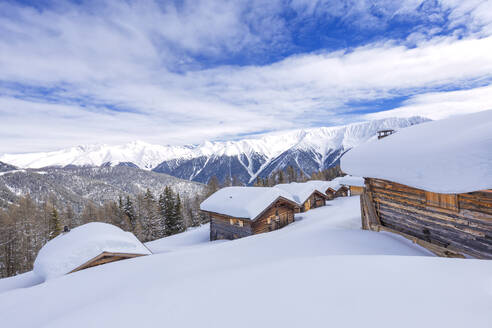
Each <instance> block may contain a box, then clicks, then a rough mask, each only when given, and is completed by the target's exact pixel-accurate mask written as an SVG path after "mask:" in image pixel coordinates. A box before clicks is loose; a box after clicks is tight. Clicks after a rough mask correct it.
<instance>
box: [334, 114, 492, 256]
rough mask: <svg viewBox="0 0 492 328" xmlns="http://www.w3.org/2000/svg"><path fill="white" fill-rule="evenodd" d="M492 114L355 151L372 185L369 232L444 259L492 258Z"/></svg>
mask: <svg viewBox="0 0 492 328" xmlns="http://www.w3.org/2000/svg"><path fill="white" fill-rule="evenodd" d="M491 134H492V111H483V112H478V113H473V114H467V115H457V116H454V117H450V118H447V119H443V120H437V121H432V122H426V123H422V124H417V125H414V126H411V127H408V128H405V129H402V130H400V131H399V132H398V134H395V135H393V136H392V137H391V138H388V139H387V140H385V142H368V143H365V144H363V145H360V146H358V147H356V148H354V149H352V150H350V151H349V152H347V153H346V154H345V155H344V157H343V158H342V161H341V166H342V169H343V170H344V172H348V173H351V174H354V175H357V176H363V177H366V178H365V188H364V191H363V193H362V195H361V200H360V202H361V217H362V227H363V228H364V229H368V230H374V231H389V232H393V233H395V234H398V235H401V236H403V237H406V238H408V239H410V240H412V241H413V242H415V243H417V244H419V245H421V246H423V247H425V248H427V249H428V250H430V251H432V252H434V253H435V254H437V255H439V256H446V257H473V258H479V259H492V138H490V136H491Z"/></svg>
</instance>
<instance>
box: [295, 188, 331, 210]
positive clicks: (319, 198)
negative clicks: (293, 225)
mask: <svg viewBox="0 0 492 328" xmlns="http://www.w3.org/2000/svg"><path fill="white" fill-rule="evenodd" d="M327 199H329V198H328V197H327V196H326V195H324V194H323V193H321V192H319V191H317V190H315V191H314V192H313V193H312V194H311V196H309V198H308V199H306V201H305V202H304V203H303V204H302V207H301V212H306V211H309V210H310V209H312V208H317V207H321V206H325V205H326V200H327Z"/></svg>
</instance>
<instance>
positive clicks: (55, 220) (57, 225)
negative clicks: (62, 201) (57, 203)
mask: <svg viewBox="0 0 492 328" xmlns="http://www.w3.org/2000/svg"><path fill="white" fill-rule="evenodd" d="M61 232H62V224H61V220H60V217H59V216H58V211H57V210H56V207H54V206H53V209H52V211H51V216H50V239H53V238H55V237H56V236H58V235H59V234H61Z"/></svg>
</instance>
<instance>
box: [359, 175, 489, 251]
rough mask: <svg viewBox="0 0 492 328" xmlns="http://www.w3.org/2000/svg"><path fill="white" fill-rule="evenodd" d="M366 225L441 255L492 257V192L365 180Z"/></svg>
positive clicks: (364, 213)
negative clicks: (438, 189) (440, 189)
mask: <svg viewBox="0 0 492 328" xmlns="http://www.w3.org/2000/svg"><path fill="white" fill-rule="evenodd" d="M365 184H366V186H365V189H364V192H363V194H362V196H361V215H362V227H363V229H367V230H374V231H381V230H383V231H390V232H394V233H397V234H400V235H402V236H404V237H406V238H408V239H411V240H412V241H414V242H415V243H418V244H419V245H421V246H423V247H425V248H427V249H429V250H430V251H432V252H434V253H435V254H437V255H439V256H446V257H474V258H480V259H492V190H482V191H476V192H470V193H465V194H438V193H433V192H429V191H425V190H421V189H415V188H412V187H409V186H405V185H401V184H398V183H394V182H391V181H386V180H380V179H372V178H366V179H365Z"/></svg>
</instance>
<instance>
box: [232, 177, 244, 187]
mask: <svg viewBox="0 0 492 328" xmlns="http://www.w3.org/2000/svg"><path fill="white" fill-rule="evenodd" d="M232 185H233V186H243V183H242V182H241V180H239V178H238V177H237V175H233V176H232Z"/></svg>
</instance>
